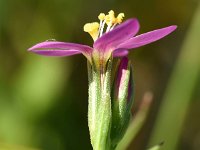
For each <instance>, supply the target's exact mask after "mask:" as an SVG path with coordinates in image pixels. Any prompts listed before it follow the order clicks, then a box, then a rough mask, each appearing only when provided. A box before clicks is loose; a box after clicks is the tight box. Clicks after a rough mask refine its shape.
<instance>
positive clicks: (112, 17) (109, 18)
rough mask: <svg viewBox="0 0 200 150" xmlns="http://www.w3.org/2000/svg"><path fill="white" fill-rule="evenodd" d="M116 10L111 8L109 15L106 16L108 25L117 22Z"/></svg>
mask: <svg viewBox="0 0 200 150" xmlns="http://www.w3.org/2000/svg"><path fill="white" fill-rule="evenodd" d="M115 20H116V18H115V12H114V11H113V10H110V11H109V12H108V15H106V16H105V21H106V24H107V25H112V24H113V23H115Z"/></svg>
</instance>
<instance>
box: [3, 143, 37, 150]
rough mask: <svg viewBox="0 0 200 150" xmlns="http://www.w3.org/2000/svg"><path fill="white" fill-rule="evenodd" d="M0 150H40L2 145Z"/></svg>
mask: <svg viewBox="0 0 200 150" xmlns="http://www.w3.org/2000/svg"><path fill="white" fill-rule="evenodd" d="M0 150H39V149H35V148H28V147H24V146H19V145H10V144H5V143H0Z"/></svg>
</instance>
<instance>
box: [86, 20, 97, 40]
mask: <svg viewBox="0 0 200 150" xmlns="http://www.w3.org/2000/svg"><path fill="white" fill-rule="evenodd" d="M83 30H84V31H85V32H88V33H89V34H90V35H91V37H92V38H93V40H94V41H95V40H96V39H97V38H98V35H99V23H98V22H93V23H86V24H85V25H84V27H83Z"/></svg>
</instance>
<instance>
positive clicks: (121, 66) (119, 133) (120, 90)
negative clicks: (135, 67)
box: [111, 57, 133, 147]
mask: <svg viewBox="0 0 200 150" xmlns="http://www.w3.org/2000/svg"><path fill="white" fill-rule="evenodd" d="M132 102H133V78H132V69H131V65H130V62H129V60H128V58H127V57H123V58H122V59H121V60H120V62H119V63H118V66H117V71H116V74H115V79H114V84H113V88H112V127H111V142H112V146H113V147H116V146H117V144H118V143H119V141H120V140H121V139H122V137H123V136H124V133H125V131H126V129H127V127H128V124H129V121H130V117H131V107H132Z"/></svg>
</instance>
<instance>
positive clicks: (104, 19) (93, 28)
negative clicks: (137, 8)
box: [84, 10, 124, 41]
mask: <svg viewBox="0 0 200 150" xmlns="http://www.w3.org/2000/svg"><path fill="white" fill-rule="evenodd" d="M123 18H124V13H120V14H118V16H117V17H116V18H115V13H114V11H113V10H110V11H109V12H108V14H107V15H105V14H104V13H100V14H99V16H98V19H99V20H100V23H97V22H94V23H87V24H85V26H84V31H85V32H88V33H89V34H90V35H91V36H92V38H93V40H94V41H96V40H97V39H98V38H99V37H101V36H102V35H103V32H104V26H105V24H106V25H107V29H106V31H105V32H109V31H111V30H113V29H114V27H115V26H116V25H117V24H120V23H121V22H122V20H123Z"/></svg>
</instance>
